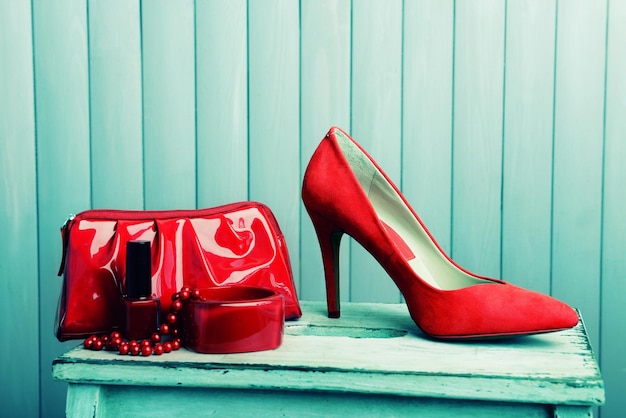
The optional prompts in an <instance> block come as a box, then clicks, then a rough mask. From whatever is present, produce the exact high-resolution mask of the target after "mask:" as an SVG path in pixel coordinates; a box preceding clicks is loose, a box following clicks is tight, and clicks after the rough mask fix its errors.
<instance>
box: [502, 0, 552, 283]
mask: <svg viewBox="0 0 626 418" xmlns="http://www.w3.org/2000/svg"><path fill="white" fill-rule="evenodd" d="M555 14H556V4H555V2H553V1H532V2H529V1H511V2H508V3H507V26H506V73H505V87H504V88H505V102H504V107H505V108H504V138H503V139H504V145H503V146H504V152H503V163H502V164H503V187H502V191H503V196H502V204H503V209H502V279H504V280H507V281H510V282H513V283H516V284H518V285H520V286H523V287H527V288H530V289H534V290H537V291H540V292H544V293H549V292H550V262H551V258H550V242H551V241H550V225H551V213H552V181H551V179H552V128H553V126H552V109H553V102H554V100H553V99H554V97H553V93H554V45H555V42H554V36H555V24H556V15H555ZM530 260H532V261H530Z"/></svg>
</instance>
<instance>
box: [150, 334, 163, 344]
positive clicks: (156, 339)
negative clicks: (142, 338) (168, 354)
mask: <svg viewBox="0 0 626 418" xmlns="http://www.w3.org/2000/svg"><path fill="white" fill-rule="evenodd" d="M150 340H151V341H152V342H153V343H158V342H159V341H161V334H159V333H158V332H155V333H153V334H152V337H150Z"/></svg>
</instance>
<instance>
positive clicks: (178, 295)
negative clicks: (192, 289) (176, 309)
mask: <svg viewBox="0 0 626 418" xmlns="http://www.w3.org/2000/svg"><path fill="white" fill-rule="evenodd" d="M179 299H180V293H178V292H177V293H174V294H173V295H172V301H175V300H179Z"/></svg>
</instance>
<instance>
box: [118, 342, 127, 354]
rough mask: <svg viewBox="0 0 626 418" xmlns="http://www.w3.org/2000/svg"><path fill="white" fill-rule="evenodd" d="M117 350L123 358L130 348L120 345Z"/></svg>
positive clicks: (124, 344) (123, 344)
mask: <svg viewBox="0 0 626 418" xmlns="http://www.w3.org/2000/svg"><path fill="white" fill-rule="evenodd" d="M118 350H119V352H120V354H121V355H123V356H125V355H126V354H128V352H129V351H130V346H129V345H128V344H126V343H122V344H120V346H119V348H118Z"/></svg>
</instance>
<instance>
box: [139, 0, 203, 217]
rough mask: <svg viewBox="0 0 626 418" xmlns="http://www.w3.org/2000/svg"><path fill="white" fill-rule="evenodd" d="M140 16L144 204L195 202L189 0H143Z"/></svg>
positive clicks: (185, 205) (170, 205) (161, 205)
mask: <svg viewBox="0 0 626 418" xmlns="http://www.w3.org/2000/svg"><path fill="white" fill-rule="evenodd" d="M141 19H142V26H141V28H142V65H143V67H142V68H143V126H144V149H143V158H144V161H145V167H144V182H145V184H144V194H145V197H144V202H145V208H146V209H171V208H181V209H185V208H195V207H196V112H195V97H196V96H195V61H194V60H195V55H194V45H195V40H194V37H195V34H194V2H193V1H192V0H184V1H178V2H170V1H167V0H156V1H149V2H143V3H142V4H141Z"/></svg>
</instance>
